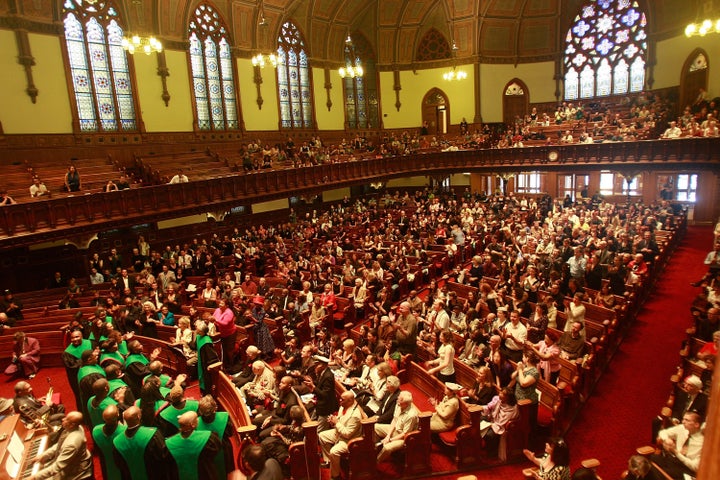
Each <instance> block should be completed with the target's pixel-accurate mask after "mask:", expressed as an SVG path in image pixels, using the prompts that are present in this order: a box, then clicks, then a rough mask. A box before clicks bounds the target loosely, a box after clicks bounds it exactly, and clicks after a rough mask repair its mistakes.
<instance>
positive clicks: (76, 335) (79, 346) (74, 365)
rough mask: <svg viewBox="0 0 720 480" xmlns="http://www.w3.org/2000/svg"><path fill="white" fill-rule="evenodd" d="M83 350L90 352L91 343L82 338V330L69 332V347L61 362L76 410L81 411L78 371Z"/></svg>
mask: <svg viewBox="0 0 720 480" xmlns="http://www.w3.org/2000/svg"><path fill="white" fill-rule="evenodd" d="M85 350H92V343H91V342H90V340H87V339H85V338H83V334H82V330H80V329H77V330H73V331H72V332H70V345H68V346H67V348H66V349H65V351H64V352H63V354H62V361H63V365H64V366H65V373H66V374H67V378H68V383H69V384H70V388H71V389H72V391H73V393H74V394H75V401H76V403H77V409H78V410H82V409H83V406H82V400H81V398H80V387H79V386H78V370H80V367H82V360H81V357H82V353H83V352H84V351H85Z"/></svg>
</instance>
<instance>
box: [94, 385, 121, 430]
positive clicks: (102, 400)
mask: <svg viewBox="0 0 720 480" xmlns="http://www.w3.org/2000/svg"><path fill="white" fill-rule="evenodd" d="M109 392H110V384H109V383H108V381H107V379H105V378H99V379H97V380H95V383H93V393H94V394H95V395H93V396H92V397H90V400H88V402H87V411H88V415H89V417H88V424H89V426H90V428H91V429H93V428H95V426H96V425H100V424H101V423H102V422H103V418H102V417H103V412H104V411H105V408H106V407H108V406H109V405H117V404H118V402H117V401H115V399H114V398H112V397H110V396H108V393H109Z"/></svg>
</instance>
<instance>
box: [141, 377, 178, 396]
mask: <svg viewBox="0 0 720 480" xmlns="http://www.w3.org/2000/svg"><path fill="white" fill-rule="evenodd" d="M152 375H153V374H152V373H151V374H150V375H147V376H145V378H143V384H145V382H147V379H148V378H150V377H152ZM158 378H160V395H162V396H163V398H165V397H167V396H168V393H170V389H169V388H168V387H167V385H168V383H170V380H172V378H170V375H165V374H164V373H162V374H160V377H158Z"/></svg>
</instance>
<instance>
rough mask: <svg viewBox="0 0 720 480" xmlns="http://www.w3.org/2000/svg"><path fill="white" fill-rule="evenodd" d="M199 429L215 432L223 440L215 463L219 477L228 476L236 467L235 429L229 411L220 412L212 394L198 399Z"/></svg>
mask: <svg viewBox="0 0 720 480" xmlns="http://www.w3.org/2000/svg"><path fill="white" fill-rule="evenodd" d="M198 416H199V418H198V426H197V428H198V430H209V431H211V432H214V433H215V434H216V435H217V436H218V438H219V439H220V441H221V442H222V448H221V450H220V451H219V452H218V453H216V454H215V458H214V459H213V464H214V465H215V472H216V474H217V476H218V478H219V479H224V478H227V474H228V472H231V471H232V470H233V469H234V468H235V459H234V458H233V446H232V442H231V438H232V437H233V436H234V435H235V429H234V428H233V426H232V423H231V422H230V415H229V414H228V413H227V412H218V411H217V403H216V402H215V399H214V398H213V397H212V396H211V395H205V396H204V397H202V398H201V399H200V400H199V401H198Z"/></svg>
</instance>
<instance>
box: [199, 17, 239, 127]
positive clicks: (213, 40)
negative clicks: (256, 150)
mask: <svg viewBox="0 0 720 480" xmlns="http://www.w3.org/2000/svg"><path fill="white" fill-rule="evenodd" d="M188 34H189V40H190V66H191V68H192V77H193V79H192V80H193V93H194V94H195V108H196V110H197V124H198V128H199V129H200V130H235V129H237V128H238V110H237V100H236V94H235V81H234V80H233V77H234V75H233V67H232V64H233V60H232V55H231V53H230V50H231V46H230V40H229V39H228V33H227V28H225V23H224V22H223V20H222V18H221V17H220V14H218V12H217V11H215V9H214V8H213V7H211V6H210V5H208V4H200V5H198V6H197V7H196V8H195V12H194V14H193V17H192V18H191V19H190V25H189V27H188Z"/></svg>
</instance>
